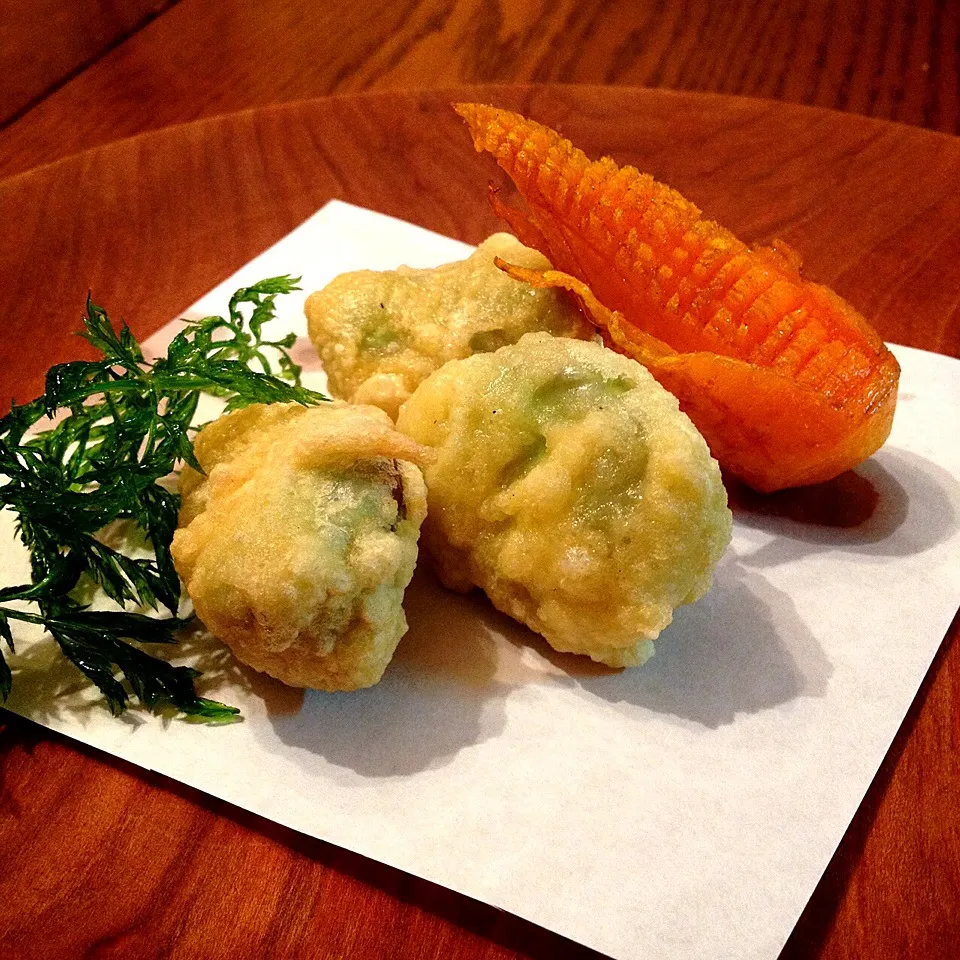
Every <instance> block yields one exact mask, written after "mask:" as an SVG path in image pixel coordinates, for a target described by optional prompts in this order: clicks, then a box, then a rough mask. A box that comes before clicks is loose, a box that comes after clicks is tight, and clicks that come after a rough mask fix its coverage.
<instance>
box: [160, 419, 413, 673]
mask: <svg viewBox="0 0 960 960" xmlns="http://www.w3.org/2000/svg"><path fill="white" fill-rule="evenodd" d="M194 449H195V452H196V456H197V459H198V460H199V462H200V465H201V466H202V467H203V469H204V471H205V473H206V476H204V475H203V474H200V473H197V472H196V471H195V470H192V469H190V468H189V467H187V468H185V469H184V471H183V474H182V476H181V483H180V489H181V493H182V496H183V503H182V507H181V512H180V529H178V530H177V532H176V534H175V535H174V539H173V557H174V561H175V562H176V565H177V570H178V572H179V573H180V576H181V577H182V579H183V581H184V584H185V585H186V587H187V591H188V592H189V594H190V597H191V599H192V600H193V604H194V607H195V608H196V611H197V614H198V615H199V617H200V618H201V620H203V622H204V623H205V624H206V626H207V628H208V629H209V630H210V631H211V633H213V634H214V635H215V636H217V637H219V638H220V639H221V640H223V641H224V642H225V643H226V644H227V645H228V646H229V647H230V648H231V649H232V650H233V652H234V653H235V654H236V656H237V657H238V659H240V660H242V661H243V662H244V663H247V664H249V665H250V666H251V667H254V668H255V669H257V670H262V671H264V672H265V673H269V674H270V675H271V676H274V677H277V678H278V679H279V680H283V681H284V682H285V683H289V684H291V685H293V686H299V687H315V688H317V689H320V690H354V689H356V688H358V687H368V686H371V685H372V684H374V683H376V682H377V681H378V680H379V679H380V677H381V676H382V675H383V671H384V669H385V668H386V666H387V664H388V663H389V662H390V658H391V657H392V656H393V652H394V650H395V649H396V646H397V643H398V642H399V640H400V637H401V636H402V635H403V634H404V633H405V632H406V629H407V622H406V619H405V618H404V615H403V609H402V607H401V602H402V599H403V592H404V590H405V589H406V586H407V584H408V583H409V582H410V578H411V576H412V575H413V569H414V566H415V564H416V558H417V538H418V536H419V532H420V525H421V523H422V522H423V518H424V516H425V514H426V490H425V487H424V484H423V476H422V474H421V473H420V470H419V468H418V467H417V466H416V464H418V463H422V462H423V461H424V457H425V456H426V455H427V451H425V450H424V448H423V447H421V446H420V445H419V444H417V443H415V442H414V441H412V440H410V439H409V438H407V437H405V436H403V435H401V434H400V433H398V432H397V431H396V430H395V429H394V427H393V424H392V423H391V422H390V420H389V418H388V417H387V416H386V414H384V413H383V412H382V411H381V410H377V409H375V408H373V407H356V406H350V405H348V404H340V403H331V404H324V405H322V406H317V407H309V408H308V407H302V406H299V405H298V404H271V405H264V404H255V405H253V406H249V407H246V408H245V409H242V410H238V411H236V412H234V413H229V414H227V415H225V416H223V417H221V418H220V419H219V420H216V421H214V422H213V423H211V424H209V425H208V426H206V427H204V429H203V430H201V431H200V434H199V435H198V436H197V439H196V443H195V445H194Z"/></svg>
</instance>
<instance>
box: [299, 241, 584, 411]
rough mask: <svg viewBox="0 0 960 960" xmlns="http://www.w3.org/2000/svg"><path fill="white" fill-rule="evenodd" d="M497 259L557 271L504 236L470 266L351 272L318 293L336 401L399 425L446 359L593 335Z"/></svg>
mask: <svg viewBox="0 0 960 960" xmlns="http://www.w3.org/2000/svg"><path fill="white" fill-rule="evenodd" d="M496 256H500V257H503V258H504V259H506V260H509V262H510V263H517V264H520V265H521V266H525V267H530V268H533V269H547V268H549V266H550V264H549V263H548V261H547V260H546V259H545V258H544V257H543V255H542V254H540V253H537V251H536V250H530V249H528V248H526V247H524V246H523V245H522V244H521V243H519V241H517V240H516V239H515V238H514V237H512V236H510V234H507V233H498V234H494V235H493V236H492V237H490V238H489V239H487V240H486V241H484V242H483V243H482V244H481V245H480V247H479V248H478V249H477V250H476V251H475V252H474V253H473V254H472V255H471V256H470V257H468V258H467V259H466V260H461V261H458V262H456V263H448V264H445V265H444V266H442V267H436V268H434V269H429V270H414V269H411V268H410V267H401V268H400V269H399V270H390V271H387V272H382V273H377V272H374V271H372V270H360V271H357V272H356V273H345V274H341V275H340V276H339V277H337V278H336V279H335V280H333V281H332V282H331V283H330V284H328V285H327V286H326V287H325V288H324V289H323V290H319V291H317V292H316V293H313V294H311V295H310V296H309V297H308V298H307V303H306V314H307V321H308V327H309V331H310V339H311V340H313V342H314V344H315V346H316V348H317V351H318V353H319V354H320V359H321V360H322V361H323V367H324V369H325V370H326V372H327V377H328V380H329V385H330V390H331V392H332V393H333V395H334V396H337V397H341V398H342V399H344V400H352V401H353V402H354V403H372V404H374V405H375V406H378V407H380V408H382V409H383V410H386V411H387V413H389V414H390V416H391V417H394V418H396V415H397V411H398V410H399V409H400V404H401V403H403V401H404V400H406V399H407V397H409V396H410V394H411V393H412V392H413V391H414V390H415V389H416V387H417V385H418V384H419V383H420V382H421V381H422V380H424V379H425V378H426V377H428V376H429V375H430V374H431V373H433V371H434V370H436V369H438V368H439V367H441V366H442V365H443V364H444V363H446V362H447V361H448V360H455V359H459V358H461V357H468V356H470V355H471V354H473V353H486V352H487V351H490V350H496V349H497V348H498V347H502V346H505V345H506V344H509V343H516V342H517V340H519V339H520V337H522V336H523V334H525V333H530V332H532V331H535V330H545V331H547V332H548V333H552V334H554V335H556V336H561V337H583V338H589V337H591V336H593V335H594V332H593V328H592V327H591V325H590V324H589V323H587V322H586V321H585V320H584V318H583V316H582V315H581V314H580V312H579V310H578V309H577V307H576V305H575V302H574V300H573V299H572V298H570V297H568V296H567V295H566V294H565V293H563V292H561V291H558V290H531V288H530V287H529V286H528V285H527V284H524V283H519V282H517V281H516V280H512V279H510V278H509V277H506V276H504V274H503V273H502V272H501V271H499V270H498V269H497V268H496V267H495V266H494V263H493V261H494V257H496Z"/></svg>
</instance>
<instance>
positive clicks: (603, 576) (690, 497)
mask: <svg viewBox="0 0 960 960" xmlns="http://www.w3.org/2000/svg"><path fill="white" fill-rule="evenodd" d="M397 427H398V429H400V430H402V431H403V432H404V433H406V434H408V435H409V436H410V437H412V438H414V439H415V440H417V441H419V442H420V443H423V444H426V445H428V446H430V447H433V448H434V449H435V452H436V454H437V459H436V460H435V462H433V463H432V464H429V465H427V466H426V467H425V470H424V473H425V477H426V481H427V488H428V503H429V513H428V517H427V520H426V522H425V524H424V543H425V545H426V547H427V549H428V550H429V552H430V553H431V554H432V556H433V558H434V560H435V562H436V566H437V569H438V573H439V575H440V578H441V580H442V581H443V582H444V583H445V584H446V585H447V586H449V587H451V588H453V589H458V590H468V589H469V588H470V587H472V586H474V585H476V586H479V587H482V588H483V589H484V590H485V591H486V593H487V594H488V596H489V597H490V599H491V600H492V601H493V603H494V604H495V605H496V606H497V607H498V608H499V609H500V610H502V611H504V612H505V613H507V614H509V615H510V616H512V617H514V618H515V619H517V620H520V621H521V622H523V623H525V624H527V626H529V627H530V628H531V629H533V630H535V631H536V632H537V633H540V634H542V635H543V636H544V637H545V638H546V639H547V641H548V642H549V643H550V644H551V646H553V647H554V648H555V649H557V650H561V651H568V652H573V653H582V654H587V655H588V656H590V657H592V658H593V659H594V660H597V661H600V662H602V663H606V664H609V665H611V666H632V665H636V664H639V663H642V662H643V661H644V660H645V659H646V658H647V657H648V656H650V654H651V653H652V652H653V644H652V642H651V641H652V640H653V639H654V638H655V637H656V636H657V635H658V634H659V633H660V631H661V630H663V628H664V627H666V626H667V624H669V623H670V621H671V619H672V617H673V610H674V608H675V607H677V606H679V605H681V604H684V603H690V602H692V601H694V600H697V599H698V598H699V597H701V596H702V595H703V594H704V593H705V592H706V591H707V590H708V589H709V587H710V585H711V580H712V570H713V567H714V565H715V564H716V562H717V560H718V559H719V557H720V556H721V554H722V553H723V551H724V549H725V548H726V546H727V543H728V542H729V540H730V532H731V522H732V518H731V514H730V511H729V509H728V508H727V497H726V492H725V490H724V488H723V484H722V483H721V479H720V470H719V468H718V466H717V463H716V461H715V460H713V458H712V457H711V456H710V454H709V451H708V450H707V446H706V443H705V442H704V440H703V438H702V437H701V436H700V434H699V433H698V432H697V430H696V429H695V427H694V426H693V424H692V423H691V422H690V420H689V419H688V418H687V417H686V416H685V415H684V414H682V413H681V412H680V410H679V406H678V403H677V400H676V398H674V397H673V396H672V395H671V394H669V393H667V391H666V390H664V389H663V388H662V387H661V386H660V385H659V384H658V383H657V382H656V381H655V380H654V379H653V377H652V376H651V375H650V374H649V373H648V372H647V371H646V370H645V369H644V368H643V367H642V366H641V365H640V364H639V363H637V362H636V361H634V360H631V359H628V358H626V357H622V356H620V355H618V354H616V353H614V352H613V351H611V350H607V349H606V348H604V347H602V346H600V345H599V344H596V343H589V342H581V341H577V340H570V339H562V338H556V337H551V336H549V335H548V334H542V333H535V334H528V335H526V336H525V337H523V338H522V339H521V340H520V341H519V342H518V343H517V344H516V345H514V346H508V347H504V348H502V349H500V350H498V351H496V352H495V353H490V354H484V355H477V356H473V357H469V358H468V359H465V360H457V361H452V362H450V363H448V364H446V365H445V366H444V367H442V368H441V369H440V370H438V371H437V372H436V373H434V374H433V375H432V376H431V377H429V378H428V379H427V380H425V381H424V382H423V383H422V384H421V385H420V386H419V387H418V388H417V390H416V392H415V393H414V394H413V396H412V397H411V398H410V399H409V400H408V401H407V402H406V403H405V404H404V406H403V408H402V409H401V411H400V417H399V419H398V421H397Z"/></svg>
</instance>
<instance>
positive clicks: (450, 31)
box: [0, 0, 960, 176]
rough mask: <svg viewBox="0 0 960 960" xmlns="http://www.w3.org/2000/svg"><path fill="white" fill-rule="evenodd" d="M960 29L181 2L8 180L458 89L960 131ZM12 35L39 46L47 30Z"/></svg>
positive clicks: (649, 13)
mask: <svg viewBox="0 0 960 960" xmlns="http://www.w3.org/2000/svg"><path fill="white" fill-rule="evenodd" d="M130 2H133V0H130ZM157 2H160V0H157ZM90 5H93V0H84V3H83V4H81V5H80V6H82V7H88V6H90ZM44 6H45V8H47V7H50V8H62V9H64V10H68V9H72V8H73V7H74V6H75V5H72V4H70V3H67V2H66V0H59V2H58V0H44ZM110 6H111V7H113V6H115V5H114V4H111V5H110ZM121 6H122V5H121ZM958 24H960V4H958V3H956V2H955V0H779V2H777V3H772V2H768V0H743V2H738V3H722V2H716V0H554V2H550V3H548V2H546V0H497V2H490V0H383V2H380V3H376V4H373V3H370V2H362V0H361V2H356V0H327V2H325V3H322V4H317V3H308V2H307V0H218V2H217V3H210V2H208V0H180V2H178V3H176V4H174V5H172V6H171V7H170V8H169V9H167V10H166V11H165V12H164V13H163V14H162V15H161V16H159V17H157V18H156V19H155V20H153V21H152V22H149V23H148V24H147V25H145V26H144V27H143V29H140V30H139V31H137V32H136V33H135V34H134V35H132V36H130V37H129V38H128V39H127V40H126V41H125V42H123V43H121V44H120V45H118V46H117V47H116V48H115V49H111V50H110V51H109V52H107V53H106V54H105V55H104V56H103V57H102V58H101V59H99V60H98V61H97V62H96V63H94V64H92V65H90V66H89V67H88V68H87V69H85V70H83V71H82V72H81V73H80V74H79V75H78V76H76V77H74V78H73V79H71V80H70V82H69V83H66V84H65V85H64V86H62V88H60V89H57V90H56V91H55V92H53V93H51V94H50V95H49V96H48V97H46V99H43V100H42V102H39V103H37V104H36V105H35V106H34V107H33V109H31V110H30V111H29V112H27V113H26V114H24V115H22V116H20V117H19V118H18V119H17V120H16V121H15V122H13V123H9V124H8V125H7V126H6V128H5V129H2V128H0V176H4V175H9V174H12V173H16V172H19V171H22V170H28V169H30V168H32V167H34V166H37V165H38V164H41V163H47V162H50V161H52V160H56V159H58V158H60V157H63V156H66V155H68V154H70V153H74V152H76V151H78V150H82V149H85V148H88V147H92V146H96V145H98V144H101V143H107V142H109V141H112V140H115V139H117V138H119V137H125V136H129V135H132V134H136V133H141V132H143V131H146V130H153V129H158V128H160V127H163V126H166V125H169V124H173V123H181V122H185V121H189V120H195V119H198V118H200V117H208V116H213V115H215V114H218V113H223V112H226V111H232V110H239V109H244V108H247V107H255V106H261V105H265V104H270V103H279V102H286V101H291V100H296V99H301V98H306V97H316V96H321V95H326V94H331V93H343V92H350V91H360V90H368V89H385V88H389V89H409V88H413V87H439V86H443V85H450V84H457V83H513V82H527V81H534V82H561V83H589V84H616V85H632V86H650V87H662V88H672V89H678V90H703V91H714V92H718V93H728V94H744V95H748V96H757V97H769V98H773V99H777V100H783V101H790V102H794V103H804V104H812V105H816V106H823V107H833V108H836V109H840V110H844V111H850V112H855V113H861V114H866V115H869V116H874V117H879V118H884V119H889V120H897V121H901V122H905V123H911V124H917V125H922V126H924V127H928V128H931V129H936V130H942V131H952V132H960V32H958V31H960V26H958ZM7 29H8V31H9V34H10V36H11V38H12V41H16V45H18V46H20V47H24V48H25V47H26V41H24V40H23V36H22V34H23V31H24V30H27V29H30V28H29V27H27V26H25V25H24V24H21V22H20V21H16V22H11V23H10V24H9V26H8V27H7ZM9 49H12V46H11V48H9ZM9 56H10V54H9V52H8V48H7V47H6V46H4V45H0V67H2V68H3V69H0V89H3V86H4V84H7V85H9V84H10V83H11V81H10V80H9V79H4V78H5V77H9V76H10V70H9V67H10V64H9V63H8V62H6V63H5V61H8V60H9ZM40 85H41V86H42V83H41V84H40ZM36 92H37V94H40V93H41V92H42V91H41V90H39V89H38V90H37V91H36ZM20 96H22V94H21V95H20Z"/></svg>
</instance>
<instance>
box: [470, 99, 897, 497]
mask: <svg viewBox="0 0 960 960" xmlns="http://www.w3.org/2000/svg"><path fill="white" fill-rule="evenodd" d="M456 110H457V112H458V113H460V115H461V116H463V117H464V119H465V120H466V121H467V123H468V125H469V126H470V129H471V132H472V134H473V138H474V143H475V145H476V147H477V150H478V151H484V150H486V151H488V152H490V153H492V154H493V155H494V156H495V157H496V159H497V162H498V163H499V164H500V166H501V167H502V168H503V169H504V170H505V171H506V172H507V174H508V175H509V176H510V178H511V179H512V180H513V181H514V183H515V184H516V186H517V188H518V190H519V192H520V194H521V196H522V197H523V198H524V200H525V201H526V204H527V210H526V211H522V210H517V209H512V208H510V207H508V206H506V205H505V204H504V203H503V202H502V201H501V200H500V199H499V197H498V196H497V194H496V192H494V193H493V196H492V199H493V203H494V207H495V209H496V210H497V212H498V214H499V215H500V216H501V217H502V218H503V219H504V220H505V221H506V222H507V223H508V224H509V226H510V227H511V228H512V229H513V230H514V232H515V233H516V234H517V236H518V237H519V238H520V240H522V241H523V242H524V243H526V244H528V245H530V246H534V247H536V248H537V249H539V250H540V251H541V252H542V253H544V254H545V255H546V256H547V257H548V258H549V259H550V260H551V262H552V263H553V264H554V266H555V267H556V268H557V269H556V270H554V271H547V272H546V273H543V274H540V275H537V274H536V273H535V272H531V271H518V272H515V273H514V275H515V276H520V275H521V274H522V275H524V276H525V278H526V279H528V280H531V282H536V283H537V284H538V285H541V286H561V287H565V288H566V289H569V290H572V291H573V292H575V293H576V294H577V295H578V296H579V297H580V299H581V302H582V303H583V305H584V308H585V311H586V312H587V313H588V315H589V316H591V318H592V319H593V320H594V322H596V323H597V324H598V325H599V326H600V327H601V328H602V329H604V331H605V336H606V339H607V342H608V345H610V346H612V347H614V348H615V349H617V350H619V351H620V352H621V353H626V354H628V355H630V356H633V357H635V358H636V359H637V360H639V361H640V362H641V363H644V364H645V365H646V366H647V367H648V368H649V369H650V371H651V373H653V375H654V376H655V377H656V378H657V379H658V380H659V381H660V382H661V383H662V384H663V385H664V386H665V387H666V388H667V389H668V390H670V391H671V392H673V393H674V394H676V396H677V397H678V398H679V400H680V404H681V407H682V409H683V410H684V411H685V412H686V413H687V414H688V415H689V416H690V418H691V419H692V420H693V422H694V423H695V424H696V425H697V427H698V428H699V430H700V432H701V433H702V434H703V435H704V437H705V438H706V440H707V442H708V443H709V445H710V448H711V451H712V452H713V455H714V456H715V457H716V458H717V459H718V460H719V461H720V463H721V465H722V466H723V467H725V468H726V469H727V470H729V471H730V472H731V473H734V474H736V475H737V476H740V477H742V478H743V479H744V480H745V481H746V482H747V483H748V484H750V485H751V486H752V487H754V488H755V489H757V490H761V491H772V490H779V489H781V488H784V487H792V486H800V485H803V484H809V483H817V482H820V481H823V480H829V479H831V478H832V477H835V476H837V475H838V474H840V473H842V472H843V471H844V470H847V469H849V468H850V467H853V466H855V465H856V464H858V463H860V462H862V461H863V460H865V459H866V458H867V457H869V456H870V455H871V454H873V453H874V452H875V451H876V450H877V449H878V448H879V447H880V446H881V445H882V444H883V442H884V440H886V438H887V436H888V435H889V433H890V427H891V424H892V421H893V414H894V409H895V406H896V397H897V383H898V380H899V375H900V368H899V365H898V364H897V361H896V359H895V358H894V356H893V355H892V354H891V353H890V351H889V350H888V349H887V348H886V346H885V345H884V344H883V342H882V341H881V340H880V338H879V337H878V336H877V334H876V332H875V331H874V330H873V329H872V328H871V327H870V326H869V324H868V323H867V322H866V320H864V318H863V317H862V316H861V315H860V314H859V313H857V311H856V310H855V309H854V308H853V307H852V306H850V304H848V303H846V302H845V301H844V300H843V299H841V298H840V297H839V296H837V294H835V293H833V291H831V290H829V289H828V288H827V287H823V286H819V285H817V284H813V283H810V282H809V281H806V280H804V279H803V278H802V277H801V276H800V261H799V258H798V257H797V256H796V255H795V254H794V253H793V251H791V250H790V249H789V248H787V247H786V246H785V245H784V244H782V243H779V242H775V243H774V244H773V245H772V246H770V247H754V248H750V247H748V246H747V245H746V244H744V243H742V242H741V241H740V240H738V239H737V238H736V237H735V236H734V235H733V234H732V233H730V232H729V231H728V230H725V229H724V228H723V227H721V226H719V225H718V224H716V223H714V222H713V221H710V220H705V219H703V217H702V216H701V212H700V210H699V209H698V208H697V207H696V206H694V204H692V203H690V202H689V201H688V200H686V199H684V198H683V197H682V196H681V195H680V194H679V193H677V192H676V191H675V190H672V189H670V188H669V187H666V186H664V185H663V184H660V183H657V182H656V181H655V180H654V179H653V178H652V177H650V176H649V175H647V174H642V173H640V172H639V171H637V170H635V169H634V168H633V167H623V168H620V167H618V166H617V165H616V164H615V163H614V162H613V161H612V160H610V159H608V158H604V159H602V160H599V161H596V162H591V161H590V160H589V159H588V158H587V156H586V155H585V154H584V153H583V152H582V151H580V150H578V149H577V148H576V147H574V146H573V144H571V143H570V142H569V141H568V140H565V139H563V138H562V137H561V136H560V135H559V134H557V133H556V132H555V131H553V130H550V129H549V128H548V127H544V126H542V125H540V124H538V123H535V122H533V121H531V120H527V119H525V118H523V117H521V116H519V115H518V114H515V113H510V112H509V111H506V110H498V109H496V108H494V107H488V106H483V105H481V104H458V105H457V106H456ZM511 272H513V271H511Z"/></svg>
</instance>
